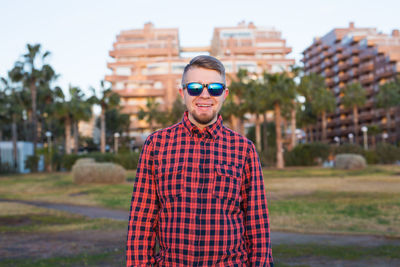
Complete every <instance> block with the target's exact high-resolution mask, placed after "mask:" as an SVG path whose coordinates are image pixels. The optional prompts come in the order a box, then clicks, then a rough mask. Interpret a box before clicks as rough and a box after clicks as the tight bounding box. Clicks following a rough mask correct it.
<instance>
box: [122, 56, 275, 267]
mask: <svg viewBox="0 0 400 267" xmlns="http://www.w3.org/2000/svg"><path fill="white" fill-rule="evenodd" d="M225 84H226V81H225V69H224V66H223V65H222V63H221V62H220V61H219V60H217V59H216V58H213V57H210V56H198V57H195V58H193V59H192V60H191V61H190V63H189V64H188V65H187V66H186V67H185V69H184V73H183V77H182V88H180V89H179V93H180V95H181V96H182V97H183V99H184V102H185V105H186V108H187V111H186V112H185V114H184V117H183V119H182V121H181V122H180V123H178V124H176V125H173V126H171V127H169V128H166V129H163V130H160V131H157V132H155V133H153V134H151V135H150V136H149V137H148V138H147V140H146V142H145V144H144V147H143V150H142V153H141V156H140V159H139V165H138V169H137V173H136V181H135V185H134V188H133V196H132V203H131V212H130V219H129V226H128V238H127V239H128V241H127V252H126V257H127V266H151V265H155V266H257V267H258V266H273V260H272V251H271V244H270V237H269V222H268V211H267V201H266V197H265V190H264V183H263V177H262V172H261V166H260V162H259V160H258V156H257V153H256V150H255V147H254V145H253V143H251V142H250V141H249V140H247V139H246V138H245V137H242V136H240V135H239V134H237V133H235V132H233V131H232V130H230V129H228V128H226V127H224V126H223V124H222V118H221V116H220V115H218V112H219V111H220V109H221V106H222V103H223V102H224V100H225V98H226V97H227V95H228V93H229V91H228V88H226V87H225ZM156 238H157V239H158V241H159V244H160V251H159V253H158V254H157V255H155V253H154V247H155V243H156Z"/></svg>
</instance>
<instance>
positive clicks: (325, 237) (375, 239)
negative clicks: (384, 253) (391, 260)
mask: <svg viewBox="0 0 400 267" xmlns="http://www.w3.org/2000/svg"><path fill="white" fill-rule="evenodd" d="M0 202H13V203H21V204H27V205H33V206H37V207H42V208H48V209H55V210H61V211H65V212H69V213H74V214H80V215H84V216H87V217H89V218H106V219H113V220H118V221H126V222H128V218H129V212H127V211H121V210H111V209H105V208H98V207H90V206H79V205H71V204H54V203H47V202H37V201H27V200H8V199H0ZM271 241H272V244H274V245H279V244H321V245H331V246H363V247H377V246H382V245H396V246H397V245H399V246H400V239H390V238H385V237H381V236H371V235H334V234H301V233H290V232H276V231H273V232H272V233H271Z"/></svg>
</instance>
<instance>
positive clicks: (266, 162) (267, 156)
mask: <svg viewBox="0 0 400 267" xmlns="http://www.w3.org/2000/svg"><path fill="white" fill-rule="evenodd" d="M259 155H260V162H261V166H263V167H265V166H274V165H275V164H276V148H275V147H268V150H267V151H262V152H260V153H259Z"/></svg>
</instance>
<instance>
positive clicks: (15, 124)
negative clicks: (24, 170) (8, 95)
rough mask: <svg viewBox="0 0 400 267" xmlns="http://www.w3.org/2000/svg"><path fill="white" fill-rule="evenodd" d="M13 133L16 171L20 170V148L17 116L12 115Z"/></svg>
mask: <svg viewBox="0 0 400 267" xmlns="http://www.w3.org/2000/svg"><path fill="white" fill-rule="evenodd" d="M11 132H12V143H13V160H14V169H15V170H17V169H18V148H17V139H18V136H17V134H18V133H17V115H16V114H13V115H12V125H11Z"/></svg>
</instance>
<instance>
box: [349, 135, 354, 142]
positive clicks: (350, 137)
mask: <svg viewBox="0 0 400 267" xmlns="http://www.w3.org/2000/svg"><path fill="white" fill-rule="evenodd" d="M348 137H349V140H350V144H353V139H354V134H352V133H349V134H348Z"/></svg>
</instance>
